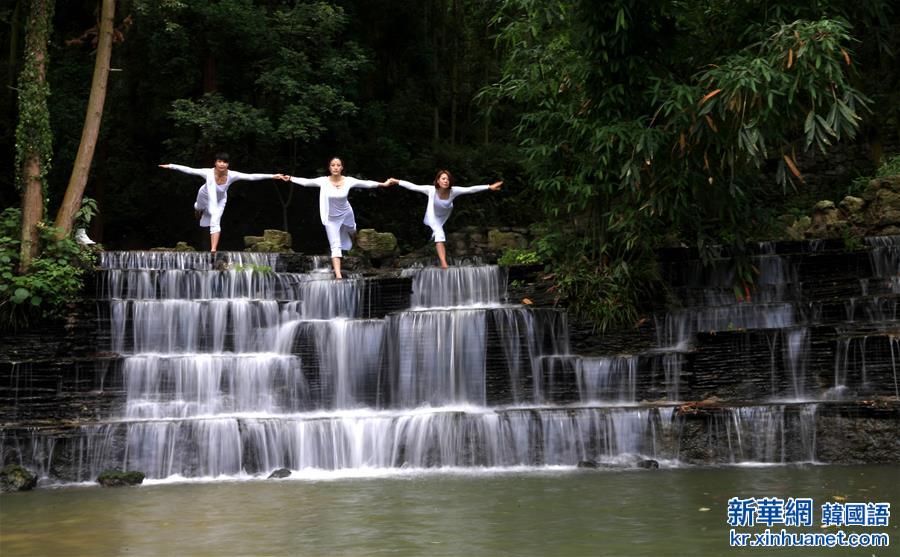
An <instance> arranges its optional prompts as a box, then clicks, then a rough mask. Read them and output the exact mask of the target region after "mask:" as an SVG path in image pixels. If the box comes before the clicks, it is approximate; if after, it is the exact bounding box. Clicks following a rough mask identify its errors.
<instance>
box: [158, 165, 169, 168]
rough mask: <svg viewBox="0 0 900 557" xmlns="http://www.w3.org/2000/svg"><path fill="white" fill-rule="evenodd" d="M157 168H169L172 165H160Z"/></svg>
mask: <svg viewBox="0 0 900 557" xmlns="http://www.w3.org/2000/svg"><path fill="white" fill-rule="evenodd" d="M159 167H160V168H171V167H172V165H171V164H161V165H159Z"/></svg>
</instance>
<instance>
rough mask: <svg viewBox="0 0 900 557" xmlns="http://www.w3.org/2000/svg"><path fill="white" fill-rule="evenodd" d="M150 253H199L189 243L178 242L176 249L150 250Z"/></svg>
mask: <svg viewBox="0 0 900 557" xmlns="http://www.w3.org/2000/svg"><path fill="white" fill-rule="evenodd" d="M149 251H197V250H196V248H194V246H192V245H190V244H188V243H187V242H178V243H177V244H175V247H174V248H162V247H160V248H150V250H149Z"/></svg>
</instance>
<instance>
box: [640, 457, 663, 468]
mask: <svg viewBox="0 0 900 557" xmlns="http://www.w3.org/2000/svg"><path fill="white" fill-rule="evenodd" d="M637 467H638V468H646V469H648V470H649V469H655V468H659V462H658V461H656V460H653V459H652V458H648V459H644V460H639V461H638V462H637Z"/></svg>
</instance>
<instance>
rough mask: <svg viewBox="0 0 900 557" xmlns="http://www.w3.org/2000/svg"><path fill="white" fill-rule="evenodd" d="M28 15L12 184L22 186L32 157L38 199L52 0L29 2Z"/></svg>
mask: <svg viewBox="0 0 900 557" xmlns="http://www.w3.org/2000/svg"><path fill="white" fill-rule="evenodd" d="M30 4H31V7H30V11H29V15H28V30H27V32H26V39H25V60H24V63H23V67H22V72H21V73H20V74H19V88H18V91H19V123H18V125H17V126H16V186H17V188H18V189H19V190H20V191H21V190H23V189H24V188H25V180H26V179H27V177H25V176H23V173H22V171H23V168H24V165H25V162H26V161H27V160H28V159H29V158H31V157H36V158H37V159H38V161H39V165H40V180H41V188H42V198H44V199H46V197H47V180H46V176H47V173H48V172H49V170H50V161H51V155H52V148H53V135H52V133H51V131H50V111H49V109H48V108H47V98H48V97H49V96H50V85H49V84H48V82H47V77H46V72H47V66H48V62H49V60H48V52H47V43H48V41H49V40H50V30H51V21H52V19H53V8H54V0H44V1H33V2H30Z"/></svg>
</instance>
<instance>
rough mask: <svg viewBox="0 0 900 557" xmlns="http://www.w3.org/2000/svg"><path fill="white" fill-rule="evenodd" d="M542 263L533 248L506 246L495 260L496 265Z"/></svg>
mask: <svg viewBox="0 0 900 557" xmlns="http://www.w3.org/2000/svg"><path fill="white" fill-rule="evenodd" d="M540 263H543V261H542V260H541V257H540V256H539V255H538V254H537V252H536V251H534V250H528V249H518V248H508V249H507V250H506V251H504V252H503V255H501V256H500V258H499V259H498V260H497V264H498V265H502V266H506V267H508V266H510V265H537V264H540Z"/></svg>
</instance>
